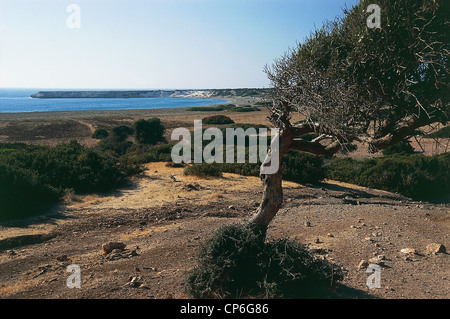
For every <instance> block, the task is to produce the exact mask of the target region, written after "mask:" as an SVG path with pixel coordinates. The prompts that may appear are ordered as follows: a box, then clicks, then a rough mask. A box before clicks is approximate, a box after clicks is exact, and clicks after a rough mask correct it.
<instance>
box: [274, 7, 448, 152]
mask: <svg viewBox="0 0 450 319" xmlns="http://www.w3.org/2000/svg"><path fill="white" fill-rule="evenodd" d="M372 2H373V1H367V0H363V1H360V3H359V4H358V5H356V6H354V7H353V8H352V9H351V10H349V11H346V14H345V15H344V16H343V17H342V18H339V19H336V20H335V21H332V22H328V23H326V24H325V25H324V26H323V27H322V28H320V29H318V30H315V31H314V32H313V33H312V34H311V35H310V37H309V38H307V39H306V40H305V41H304V42H303V43H302V44H300V45H299V46H298V47H297V48H295V49H293V50H291V51H290V52H289V53H287V54H286V55H285V56H284V57H282V58H281V59H279V60H277V61H276V62H275V63H274V65H273V66H272V67H266V72H267V74H268V76H269V79H270V80H271V82H272V84H273V86H274V88H275V100H274V105H273V107H271V108H270V109H271V111H272V116H271V120H272V122H273V123H274V124H276V125H277V127H280V128H282V129H283V128H289V127H291V125H290V122H289V119H290V116H291V113H292V112H300V113H302V114H304V115H306V117H307V120H308V123H309V126H310V128H313V129H314V130H315V131H317V132H319V133H323V134H326V135H327V136H330V137H331V138H332V140H333V141H337V142H338V143H339V144H340V145H341V146H345V145H346V144H349V143H352V142H353V141H361V142H364V143H366V144H367V145H368V147H369V149H370V150H372V151H376V150H379V149H382V148H385V147H387V146H389V145H391V144H395V143H397V142H399V141H401V140H403V139H404V138H405V137H408V136H409V135H410V134H411V133H412V132H413V131H414V130H415V129H417V128H418V127H421V126H424V125H426V124H429V123H434V122H443V123H444V122H446V121H447V120H448V112H449V94H448V92H449V91H448V90H449V82H448V79H449V71H448V59H449V35H450V26H449V22H448V17H447V13H448V9H449V8H448V6H449V3H448V1H445V0H440V1H439V0H437V1H433V0H425V1H393V0H380V1H378V5H379V6H380V8H381V28H379V29H370V28H368V27H367V25H366V19H367V17H368V13H366V8H367V7H368V5H369V4H371V3H372ZM376 2H377V1H376ZM301 145H302V144H301V143H299V146H301ZM334 145H336V144H334ZM316 146H318V145H316ZM333 151H334V149H333Z"/></svg>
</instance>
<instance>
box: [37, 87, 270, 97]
mask: <svg viewBox="0 0 450 319" xmlns="http://www.w3.org/2000/svg"><path fill="white" fill-rule="evenodd" d="M270 91H271V89H260V88H257V89H245V88H242V89H207V90H130V91H126V90H104V91H100V90H95V91H84V90H83V91H82V90H77V91H39V92H37V93H35V94H32V95H31V97H32V98H36V99H75V98H102V99H106V98H114V99H120V98H122V99H132V98H166V97H181V98H189V97H191V98H213V97H219V96H242V97H245V96H261V95H262V96H264V95H268V94H270Z"/></svg>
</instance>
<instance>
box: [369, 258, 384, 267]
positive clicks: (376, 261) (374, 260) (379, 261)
mask: <svg viewBox="0 0 450 319" xmlns="http://www.w3.org/2000/svg"><path fill="white" fill-rule="evenodd" d="M385 260H386V256H384V255H378V256H375V257H373V258H370V259H369V263H370V264H376V265H380V266H384V261H385Z"/></svg>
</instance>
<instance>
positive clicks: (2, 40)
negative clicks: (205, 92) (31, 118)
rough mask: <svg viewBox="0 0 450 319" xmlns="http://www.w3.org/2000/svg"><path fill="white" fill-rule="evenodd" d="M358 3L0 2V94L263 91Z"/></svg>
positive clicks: (280, 0) (317, 0) (233, 0)
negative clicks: (287, 61) (319, 31)
mask: <svg viewBox="0 0 450 319" xmlns="http://www.w3.org/2000/svg"><path fill="white" fill-rule="evenodd" d="M357 2H358V1H357V0H0V87H3V88H12V87H15V88H72V89H88V88H98V89H158V88H159V89H169V88H180V89H181V88H184V89H188V88H192V89H209V88H243V87H268V86H269V82H268V80H267V77H266V75H265V73H264V72H263V67H264V65H266V64H271V63H272V62H273V61H274V59H276V58H278V57H280V56H281V55H283V53H284V52H286V51H287V50H288V49H289V48H290V47H293V46H295V45H296V43H298V42H302V41H303V40H304V38H305V37H306V36H308V35H309V34H310V32H311V31H312V30H314V28H315V27H320V26H321V25H322V23H323V22H324V21H325V20H327V19H328V20H332V19H334V17H336V16H338V15H342V9H343V8H345V7H348V8H350V7H352V6H353V5H354V4H356V3H357ZM70 4H76V5H77V6H78V8H79V9H80V15H79V18H80V19H79V20H76V16H73V15H72V14H73V13H75V12H74V11H70V12H67V8H68V6H69V5H70ZM69 18H70V19H69ZM72 18H75V20H73V19H72ZM68 19H69V21H70V22H74V23H77V22H79V28H70V27H69V25H70V24H69V25H68V23H67V21H68ZM72 26H73V25H72Z"/></svg>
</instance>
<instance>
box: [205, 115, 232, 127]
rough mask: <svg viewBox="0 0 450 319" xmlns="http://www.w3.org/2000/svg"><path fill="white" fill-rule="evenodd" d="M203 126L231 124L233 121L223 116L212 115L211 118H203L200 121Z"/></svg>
mask: <svg viewBox="0 0 450 319" xmlns="http://www.w3.org/2000/svg"><path fill="white" fill-rule="evenodd" d="M202 122H203V124H216V125H220V124H233V123H234V121H233V120H232V119H231V118H229V117H228V116H225V115H213V116H208V117H205V118H204V119H203V120H202Z"/></svg>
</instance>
